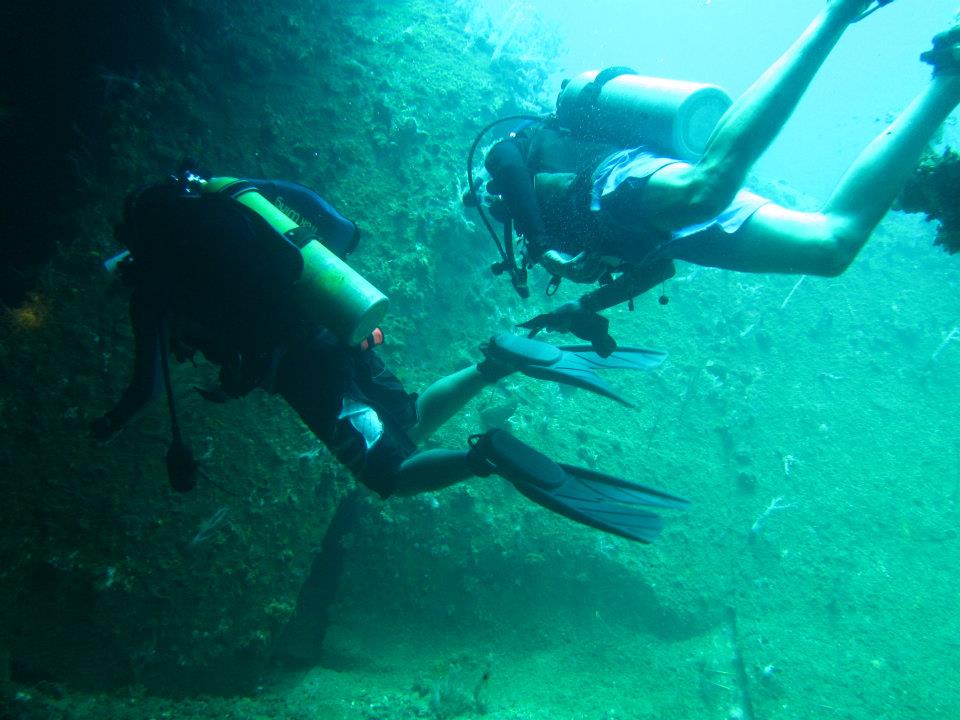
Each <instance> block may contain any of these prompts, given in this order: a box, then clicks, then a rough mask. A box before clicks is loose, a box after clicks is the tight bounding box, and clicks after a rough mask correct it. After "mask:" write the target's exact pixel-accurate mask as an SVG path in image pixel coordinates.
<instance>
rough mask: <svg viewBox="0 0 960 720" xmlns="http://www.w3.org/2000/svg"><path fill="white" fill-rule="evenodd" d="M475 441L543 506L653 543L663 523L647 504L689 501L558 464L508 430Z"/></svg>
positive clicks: (479, 456)
mask: <svg viewBox="0 0 960 720" xmlns="http://www.w3.org/2000/svg"><path fill="white" fill-rule="evenodd" d="M470 444H471V446H472V450H471V453H472V454H473V455H474V458H473V459H474V460H479V461H482V462H484V463H485V466H486V470H489V472H493V473H496V474H497V475H500V476H501V477H503V478H505V479H506V480H509V481H510V482H511V483H512V484H513V486H514V487H515V488H517V490H519V491H520V492H521V493H523V494H524V495H525V496H526V497H528V498H529V499H530V500H533V501H534V502H535V503H537V504H538V505H542V506H543V507H545V508H547V509H549V510H552V511H554V512H556V513H559V514H560V515H563V516H565V517H568V518H570V519H571V520H575V521H577V522H579V523H582V524H583V525H589V526H590V527H594V528H597V529H598V530H603V531H605V532H609V533H612V534H614V535H619V536H620V537H624V538H627V539H629V540H637V541H639V542H642V543H649V542H652V541H653V540H654V538H656V537H657V535H659V534H660V530H661V529H662V528H663V521H662V519H661V518H660V516H659V515H656V514H654V513H652V512H650V511H648V510H644V509H642V508H643V507H658V508H670V509H675V510H683V509H684V508H686V507H687V505H688V504H689V503H688V502H687V501H686V500H684V499H682V498H678V497H675V496H673V495H668V494H667V493H664V492H661V491H659V490H655V489H653V488H649V487H645V486H643V485H640V484H637V483H634V482H630V481H629V480H623V479H621V478H617V477H613V476H612V475H606V474H604V473H600V472H596V471H594V470H588V469H586V468H580V467H576V466H573V465H566V464H563V463H555V462H553V461H552V460H551V459H550V458H548V457H547V456H546V455H543V454H542V453H540V452H537V451H536V450H534V449H533V448H531V447H530V446H529V445H526V444H525V443H522V442H520V441H519V440H517V439H516V438H515V437H513V436H512V435H510V434H509V433H507V432H504V431H503V430H491V431H489V432H487V433H485V434H483V435H475V436H473V437H471V438H470Z"/></svg>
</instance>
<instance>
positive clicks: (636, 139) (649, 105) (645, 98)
mask: <svg viewBox="0 0 960 720" xmlns="http://www.w3.org/2000/svg"><path fill="white" fill-rule="evenodd" d="M732 102H733V101H732V100H731V99H730V96H729V95H727V93H726V92H724V91H723V90H722V89H721V88H719V87H717V86H716V85H705V84H702V83H694V82H687V81H683V80H667V79H665V78H655V77H646V76H643V75H638V74H636V73H635V72H634V71H633V70H630V69H629V68H608V69H606V70H603V71H597V70H590V71H588V72H584V73H581V74H580V75H577V76H576V77H575V78H573V79H572V80H570V81H568V82H567V83H566V85H564V88H563V90H561V92H560V96H559V97H558V98H557V119H558V121H559V122H560V125H561V126H562V127H564V128H567V129H568V130H571V131H573V132H575V133H578V134H581V135H583V136H584V137H587V138H589V139H596V140H600V141H604V142H611V143H616V144H618V145H621V146H623V147H632V146H636V145H649V146H651V147H652V148H654V149H656V150H658V151H661V152H664V153H666V154H667V155H669V156H671V157H675V158H677V159H680V160H697V159H698V158H699V157H700V156H701V155H703V151H704V150H705V149H706V147H707V141H708V140H709V139H710V135H711V134H712V133H713V129H714V128H715V127H716V125H717V122H718V121H719V120H720V117H721V116H722V115H723V113H724V112H726V110H727V108H728V107H730V105H731V104H732Z"/></svg>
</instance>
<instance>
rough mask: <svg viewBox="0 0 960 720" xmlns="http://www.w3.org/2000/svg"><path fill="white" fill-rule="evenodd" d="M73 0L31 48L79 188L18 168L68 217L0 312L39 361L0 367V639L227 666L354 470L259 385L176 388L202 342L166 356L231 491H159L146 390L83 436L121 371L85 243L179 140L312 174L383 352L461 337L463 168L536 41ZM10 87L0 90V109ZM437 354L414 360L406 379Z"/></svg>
mask: <svg viewBox="0 0 960 720" xmlns="http://www.w3.org/2000/svg"><path fill="white" fill-rule="evenodd" d="M83 12H84V14H85V18H84V20H83V22H82V23H79V24H77V25H76V26H75V28H73V30H75V32H76V33H78V34H81V35H82V33H85V32H87V31H89V30H90V29H91V28H96V29H97V32H96V33H94V34H93V35H91V36H89V37H87V36H80V37H77V38H71V37H70V32H71V29H70V28H67V27H61V26H60V25H57V27H58V28H59V29H60V30H61V31H62V32H58V33H56V34H55V37H56V38H57V39H58V40H59V41H62V43H63V47H64V48H69V47H75V46H82V47H84V48H85V51H84V52H83V53H80V54H79V55H76V54H75V55H74V56H73V57H72V58H71V57H70V53H69V52H65V53H61V54H50V55H46V56H45V57H44V65H43V67H45V68H48V70H49V72H50V73H51V74H53V75H56V73H58V72H61V73H63V77H64V78H72V79H73V80H75V81H76V86H77V88H80V89H82V91H83V93H84V94H83V96H82V97H80V98H78V99H77V102H76V103H75V106H74V107H60V106H59V105H58V108H59V109H58V110H57V112H58V113H60V114H58V115H57V118H56V120H57V123H59V124H64V123H65V124H66V127H67V129H68V131H69V132H71V133H72V132H75V133H76V134H77V137H75V138H73V140H77V138H79V140H78V141H77V144H75V145H74V146H71V147H70V148H68V149H64V148H60V146H57V147H58V148H60V149H57V150H56V151H55V153H54V155H55V160H56V162H57V163H67V164H69V165H70V166H71V167H73V168H74V170H75V171H72V172H71V173H70V174H69V176H67V177H69V179H70V183H72V184H73V187H71V190H72V192H71V193H65V192H61V191H59V190H56V191H55V188H56V187H59V186H58V185H51V184H49V183H47V179H48V178H49V176H50V175H51V172H52V174H53V176H55V177H58V176H59V175H60V173H59V171H51V170H50V168H51V167H53V165H48V164H44V163H39V162H38V163H37V165H36V166H35V167H31V166H29V164H27V165H25V167H24V172H23V173H20V174H19V175H18V176H17V181H18V182H19V183H21V187H20V188H18V192H19V193H20V194H21V195H22V194H23V193H22V190H23V188H22V185H23V184H26V185H27V186H28V187H32V186H33V185H32V184H39V183H47V184H46V185H45V189H46V191H47V192H45V193H39V192H37V193H33V192H27V193H26V197H27V198H28V199H29V198H32V197H38V196H39V197H44V198H47V199H48V200H49V198H51V197H54V196H57V197H58V200H57V202H58V203H59V204H58V205H57V206H56V210H55V211H54V209H53V206H49V205H48V204H45V205H44V206H43V209H44V212H42V213H39V212H38V213H33V212H32V211H31V212H30V213H29V214H37V215H38V217H41V218H44V219H46V218H51V217H52V221H53V222H54V223H55V225H56V227H57V228H60V227H62V226H69V227H71V228H74V229H73V230H71V231H69V232H65V231H62V230H58V231H57V233H55V235H56V236H57V237H58V238H61V239H67V238H69V239H70V240H71V242H70V243H62V244H61V245H60V246H59V252H58V253H57V254H55V255H54V254H53V252H52V248H53V246H52V245H51V247H50V248H49V249H48V250H47V251H45V252H44V254H43V255H42V258H41V259H42V260H44V261H49V264H48V266H47V267H46V269H43V268H42V266H41V267H40V268H39V269H38V270H37V271H36V272H35V273H33V275H32V277H34V280H32V281H30V282H28V283H27V284H24V285H23V286H22V287H21V288H20V289H19V290H18V291H17V293H18V294H17V296H16V297H15V298H14V297H13V296H11V297H9V298H8V297H6V296H5V297H4V300H5V301H6V302H7V304H9V305H13V304H14V303H15V302H17V303H19V307H18V308H17V309H16V310H12V311H10V312H9V313H8V315H7V316H6V317H5V320H4V322H3V324H2V328H0V330H2V336H0V362H2V367H3V370H4V376H5V378H13V377H20V378H30V379H31V380H30V382H28V383H21V384H14V383H9V382H5V383H4V385H3V387H2V388H0V427H2V429H3V435H2V439H0V474H2V476H3V485H4V488H5V498H4V502H3V503H2V505H0V527H2V535H0V559H2V561H3V572H2V573H0V591H2V593H3V597H4V598H6V599H7V601H6V602H5V603H4V609H3V612H2V614H0V660H5V658H7V657H9V661H5V662H4V663H3V664H4V668H3V669H4V671H5V672H6V671H9V669H10V668H11V667H12V668H13V675H14V679H19V680H21V681H24V680H26V681H29V680H31V679H33V678H49V679H52V680H55V681H65V682H68V683H70V684H72V685H76V686H82V687H90V688H104V687H116V686H120V685H123V684H127V683H137V684H141V685H145V686H147V687H150V688H153V689H154V690H157V691H162V692H171V693H181V692H194V691H204V692H222V693H230V692H244V691H248V690H250V688H252V687H253V686H254V685H255V684H256V681H257V678H258V677H259V676H260V674H261V673H262V672H263V671H264V669H265V668H266V667H267V666H268V665H269V663H270V659H271V657H272V655H273V652H274V643H275V640H276V638H277V637H278V636H279V634H280V631H281V629H282V628H283V627H284V624H285V623H286V621H287V620H288V619H289V617H291V615H292V613H293V609H294V607H295V605H296V602H297V595H298V592H299V590H300V586H301V584H302V583H303V580H304V578H305V577H306V575H307V573H308V570H309V567H310V562H311V559H312V555H313V551H314V550H315V548H316V546H317V544H318V542H319V540H320V538H321V537H322V535H323V531H324V529H325V527H326V523H327V521H328V519H329V517H330V514H331V512H332V510H333V507H334V506H335V504H336V502H337V500H338V499H339V497H340V496H341V495H342V494H343V492H344V491H345V490H346V488H348V487H350V486H351V485H352V482H353V481H352V479H350V478H349V477H348V476H347V474H346V473H345V472H343V471H342V470H341V469H340V468H339V466H337V465H336V463H335V462H333V461H332V460H331V459H330V458H329V455H328V454H327V453H326V451H325V450H321V451H320V452H319V453H317V452H315V450H314V444H313V443H312V442H311V439H310V438H309V437H308V436H305V435H304V428H303V426H302V425H301V424H300V421H299V420H298V419H297V418H296V417H295V416H294V415H293V413H291V412H290V411H289V410H287V408H286V407H285V406H282V405H281V404H280V403H278V402H274V398H268V397H264V396H262V395H253V396H250V397H248V398H246V399H245V400H243V401H241V402H237V403H234V404H232V405H230V406H228V407H226V408H223V407H219V406H213V405H211V404H209V403H206V402H203V401H201V400H200V399H199V398H197V397H196V396H195V394H194V393H192V392H188V389H189V388H190V387H191V386H192V385H194V384H197V385H203V384H205V382H206V381H207V380H212V378H211V377H209V376H210V374H211V372H212V368H210V366H204V365H201V367H200V368H198V369H193V368H190V367H175V368H174V369H173V370H174V373H173V374H174V383H175V385H176V386H177V387H178V388H179V390H178V392H179V393H181V394H182V397H181V398H180V401H179V403H178V404H179V405H180V406H181V407H182V410H181V413H182V415H183V417H182V421H183V424H184V427H185V431H186V432H187V433H188V435H189V440H190V442H191V444H192V446H193V448H194V451H195V453H196V455H197V457H202V458H203V463H204V466H205V467H206V469H207V470H208V471H209V474H210V476H211V477H212V478H214V480H215V482H216V483H217V484H218V485H219V486H222V487H223V488H224V491H221V490H220V489H218V488H216V487H213V486H211V485H210V484H206V485H201V487H200V488H199V489H198V490H196V491H195V492H194V493H192V494H190V495H186V496H182V497H181V496H177V495H174V494H171V492H170V490H169V488H168V487H167V484H166V480H165V478H164V468H163V456H164V452H165V445H166V435H167V420H166V418H165V417H164V414H163V408H162V407H160V404H157V406H156V407H154V408H152V409H151V410H150V411H149V412H148V413H147V414H146V415H145V416H144V417H142V418H141V419H139V420H138V421H137V422H136V423H135V424H133V425H132V426H130V427H129V428H127V429H126V430H125V431H124V432H123V433H122V435H121V436H120V437H118V438H116V439H115V440H114V441H113V442H112V443H111V444H110V445H109V446H107V447H99V446H96V445H94V444H92V443H91V442H90V440H89V437H88V432H89V430H88V424H89V421H90V420H91V419H92V418H93V417H96V416H97V415H98V414H99V413H102V412H103V411H104V410H105V409H107V407H108V406H109V404H110V403H111V402H113V401H114V400H115V399H116V397H117V396H118V394H119V392H120V390H121V389H122V388H123V386H124V384H125V382H126V380H127V377H128V373H129V371H130V362H131V349H132V345H131V337H130V331H129V327H128V322H127V309H126V302H127V300H126V297H125V294H124V293H123V292H120V291H119V290H118V288H116V287H114V286H112V285H111V283H110V280H109V278H107V277H106V275H105V273H103V271H102V268H101V267H100V261H101V260H102V259H103V258H105V257H108V256H110V255H111V254H113V253H115V252H117V251H118V249H119V248H118V247H117V245H116V244H115V243H114V241H113V240H112V232H111V226H112V224H113V223H114V222H115V221H116V220H117V219H118V218H119V215H120V210H121V205H122V200H123V198H124V196H125V195H126V193H128V192H129V191H130V190H132V189H133V188H136V187H138V186H142V185H144V184H147V183H150V182H153V181H155V180H157V179H159V178H161V177H163V176H164V175H165V174H167V173H169V172H170V171H172V170H174V169H176V167H177V166H178V165H179V163H180V161H181V159H182V158H183V157H185V156H187V155H190V156H193V157H195V158H197V159H198V160H199V161H200V165H201V166H202V168H203V169H204V170H207V171H209V172H226V173H229V174H236V175H239V176H260V177H282V178H286V179H290V180H295V181H298V182H301V183H304V184H306V185H309V186H311V187H313V188H315V189H317V190H318V191H319V192H321V193H323V194H325V195H326V196H327V197H328V198H329V199H330V200H331V201H332V202H334V203H335V204H336V205H337V206H338V207H339V208H340V209H341V210H342V211H343V212H344V213H346V214H348V215H349V216H350V217H351V218H353V219H355V220H356V221H357V222H358V224H359V225H360V226H361V228H362V229H363V232H364V239H363V242H362V244H361V248H360V251H359V252H358V253H357V254H356V255H355V256H354V262H355V264H356V265H357V267H358V269H360V270H361V271H362V272H365V273H367V274H368V275H370V276H372V277H376V278H377V279H378V284H380V285H382V286H383V287H384V289H385V290H389V292H390V295H391V296H392V300H393V308H394V310H393V313H392V319H391V323H390V325H389V326H388V331H387V332H388V339H389V340H390V341H391V342H393V346H392V348H391V347H390V346H388V347H387V348H386V349H385V354H387V355H389V354H390V353H396V352H398V351H401V352H402V349H403V347H404V344H405V343H410V344H411V345H412V346H414V347H416V346H423V345H428V344H433V343H439V346H443V347H447V348H448V352H449V353H450V357H451V358H455V357H456V356H457V355H459V354H461V353H463V352H466V348H468V347H469V348H472V347H474V346H475V344H476V342H478V341H479V340H480V339H482V337H483V334H481V335H479V336H477V337H469V338H467V337H458V338H453V339H451V338H447V337H443V333H444V332H445V329H444V328H445V327H446V325H447V323H446V322H445V321H444V315H445V313H449V314H450V316H451V317H453V316H456V315H459V317H460V319H461V320H464V321H466V322H468V323H469V322H471V319H470V317H471V315H473V316H474V317H475V321H476V322H477V324H478V325H486V323H487V316H486V315H485V311H486V308H485V307H480V308H474V309H471V306H470V305H468V304H467V303H468V298H466V297H464V296H463V295H462V294H460V293H457V294H456V298H455V299H450V300H445V301H444V302H443V303H438V302H437V301H436V296H437V294H438V293H439V292H446V289H447V288H448V287H450V286H454V285H456V284H458V283H461V282H463V281H464V279H465V278H469V282H471V283H472V282H474V279H473V278H474V277H481V276H484V275H485V265H486V260H487V256H488V254H489V248H487V247H486V246H483V247H482V249H481V248H480V247H478V246H477V242H476V240H475V236H473V235H472V230H471V228H470V227H469V226H468V225H467V223H465V222H464V219H463V213H462V212H461V210H460V205H459V194H458V193H457V190H456V178H457V177H459V176H460V175H461V174H462V170H463V164H464V159H463V155H464V152H465V148H466V147H468V146H469V143H470V141H471V140H472V137H473V134H474V133H475V132H476V130H477V129H478V128H479V127H480V126H482V124H484V123H485V122H486V121H488V120H489V119H491V118H492V117H493V116H494V113H496V112H498V111H499V110H500V109H502V108H507V109H510V108H513V107H515V105H516V103H517V101H518V99H519V96H518V94H522V95H524V96H529V95H530V94H532V93H533V90H532V88H531V85H529V84H524V83H522V82H519V81H518V79H517V78H518V74H519V71H521V70H522V69H523V68H525V67H528V66H529V67H532V66H533V65H532V63H526V64H525V62H524V61H522V60H519V59H517V58H515V57H511V56H510V54H509V53H508V52H503V53H501V56H500V58H499V60H498V63H499V64H498V68H497V70H496V72H491V67H490V60H489V56H488V54H487V51H486V49H485V48H484V47H483V46H482V44H480V45H476V46H474V45H471V44H470V42H469V37H467V36H465V35H464V33H463V27H464V25H465V24H466V20H467V14H468V9H467V8H466V5H463V6H460V7H457V8H455V9H451V8H449V7H447V5H446V4H444V3H436V2H404V3H397V4H391V5H390V6H389V9H388V10H385V9H384V7H383V5H382V4H381V3H375V2H356V3H349V4H343V3H335V2H312V3H297V2H289V1H285V0H276V1H273V2H267V3H249V4H240V5H237V4H233V5H231V6H230V7H229V8H226V7H223V8H220V7H219V6H211V5H210V4H206V3H196V2H192V1H191V0H183V1H179V0H178V1H176V2H172V3H167V4H165V7H164V8H163V10H162V11H158V12H157V13H153V12H145V13H137V12H132V11H131V8H130V6H127V5H123V4H122V3H117V2H110V1H104V2H98V3H93V4H92V5H90V6H85V9H84V11H83ZM61 19H63V18H61ZM47 20H49V21H50V22H54V23H56V22H57V20H56V19H55V18H47ZM29 27H30V25H29V24H24V25H23V26H22V29H24V30H27V29H29ZM111 27H112V28H114V29H115V30H116V29H117V28H125V29H126V31H125V32H126V34H125V36H124V37H125V38H126V40H125V41H124V42H123V43H113V42H112V41H110V42H102V41H99V40H97V38H101V39H102V35H103V33H102V32H101V30H104V31H105V30H106V29H107V28H111ZM8 29H9V28H8ZM108 35H109V33H108ZM133 39H136V40H137V43H139V45H137V44H136V43H134V42H133ZM127 40H130V42H129V43H128V42H127ZM465 42H466V43H467V44H466V45H465ZM98 43H99V45H100V48H99V50H100V51H101V52H96V51H95V48H94V47H93V46H96V45H98ZM58 49H59V48H58ZM36 50H39V48H37V49H36ZM21 51H22V52H23V53H24V54H25V55H28V54H29V48H22V49H21ZM71 61H73V62H75V63H76V66H75V67H73V66H72V67H69V68H68V67H67V64H68V63H70V62H71ZM58 63H59V65H58ZM25 67H33V66H29V65H25ZM535 77H536V75H535V74H532V75H531V78H535ZM55 88H56V85H54V86H53V87H52V88H51V89H52V91H56V90H55ZM62 99H63V98H61V100H62ZM12 100H16V96H14V97H13V98H12ZM48 100H50V98H48ZM51 101H52V100H51ZM24 111H25V110H24V109H23V108H19V107H10V108H6V107H5V108H4V109H3V111H2V116H0V121H2V123H3V129H4V132H5V133H6V131H7V130H11V132H12V133H13V134H15V133H16V130H17V127H19V126H18V125H17V126H14V125H12V124H11V122H12V120H14V119H16V117H20V114H21V112H24ZM71 111H75V115H70V112H71ZM475 115H476V119H475V118H474V116H475ZM8 120H10V121H11V122H8ZM481 120H482V122H481ZM71 126H73V127H74V130H70V127H71ZM49 132H53V130H49ZM57 167H59V165H57ZM31 171H35V175H36V176H35V177H34V176H33V175H31ZM61 205H62V207H61ZM471 245H472V246H473V250H472V252H473V255H474V257H471V258H465V253H464V251H463V250H462V249H461V248H469V247H470V246H471ZM31 249H32V250H35V249H36V245H35V244H34V245H32V246H31ZM51 255H53V257H52V260H49V258H50V257H51ZM441 260H442V261H443V262H441ZM31 272H33V271H31ZM484 280H486V278H485V277H484ZM8 287H9V286H8V284H7V282H6V280H4V290H7V289H8ZM504 292H505V293H507V292H509V291H508V290H505V291H504ZM27 293H29V294H27ZM428 315H429V317H430V318H431V320H432V321H433V323H432V324H431V323H427V322H424V319H425V318H426V317H427V316H428ZM484 332H486V330H484ZM443 360H444V359H443V358H434V360H433V363H434V364H431V365H430V366H429V367H428V368H427V370H422V369H420V370H411V371H409V372H407V373H406V374H407V375H408V376H412V378H411V379H412V380H413V381H414V382H415V384H416V381H417V380H419V379H420V378H419V377H418V375H423V376H426V375H427V374H429V375H431V376H432V375H434V374H436V372H435V369H434V367H435V366H440V365H441V364H444V363H443ZM411 361H413V362H416V361H417V359H416V358H411ZM444 369H445V370H446V369H448V365H444ZM198 373H199V375H198ZM460 441H461V442H462V438H461V439H460ZM396 532H397V533H398V534H400V533H402V532H403V531H402V530H401V529H400V528H396ZM392 541H395V542H398V543H400V544H402V543H403V541H402V540H401V539H400V538H399V537H395V538H393V539H392ZM0 679H2V677H0Z"/></svg>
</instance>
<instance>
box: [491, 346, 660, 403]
mask: <svg viewBox="0 0 960 720" xmlns="http://www.w3.org/2000/svg"><path fill="white" fill-rule="evenodd" d="M483 353H484V355H486V357H487V359H486V360H485V361H484V362H483V363H481V364H480V365H479V368H480V371H481V372H484V371H485V368H484V366H486V368H487V372H488V373H492V375H493V376H494V377H495V376H496V374H498V373H499V374H500V375H501V376H502V375H506V374H508V373H510V372H513V371H514V370H516V371H519V372H522V373H523V374H524V375H528V376H530V377H533V378H538V379H540V380H553V381H555V382H559V383H564V384H566V385H573V386H575V387H579V388H583V389H585V390H589V391H590V392H594V393H597V394H598V395H603V396H604V397H608V398H611V399H612V400H616V401H617V402H619V403H622V404H624V405H626V406H627V407H633V403H631V402H629V401H628V400H626V399H624V398H623V397H621V396H620V395H618V394H617V393H616V392H614V390H613V388H611V387H610V386H609V385H608V384H607V383H606V381H605V380H603V379H602V378H601V377H600V376H599V375H597V374H596V373H595V372H594V371H595V370H652V369H653V368H655V367H657V366H659V365H660V364H661V363H662V362H663V361H664V360H665V359H666V357H667V354H666V353H665V352H663V351H662V350H648V349H646V348H638V347H621V348H617V350H615V351H614V352H613V354H611V355H610V356H609V357H601V356H600V355H598V354H597V353H595V352H594V351H593V350H592V349H591V347H590V346H589V345H563V346H559V347H558V346H556V345H550V344H549V343H545V342H540V341H539V340H532V339H530V338H526V337H522V336H520V335H512V334H510V333H503V334H502V335H497V336H496V337H494V338H491V340H490V342H489V343H487V344H485V345H484V346H483Z"/></svg>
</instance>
